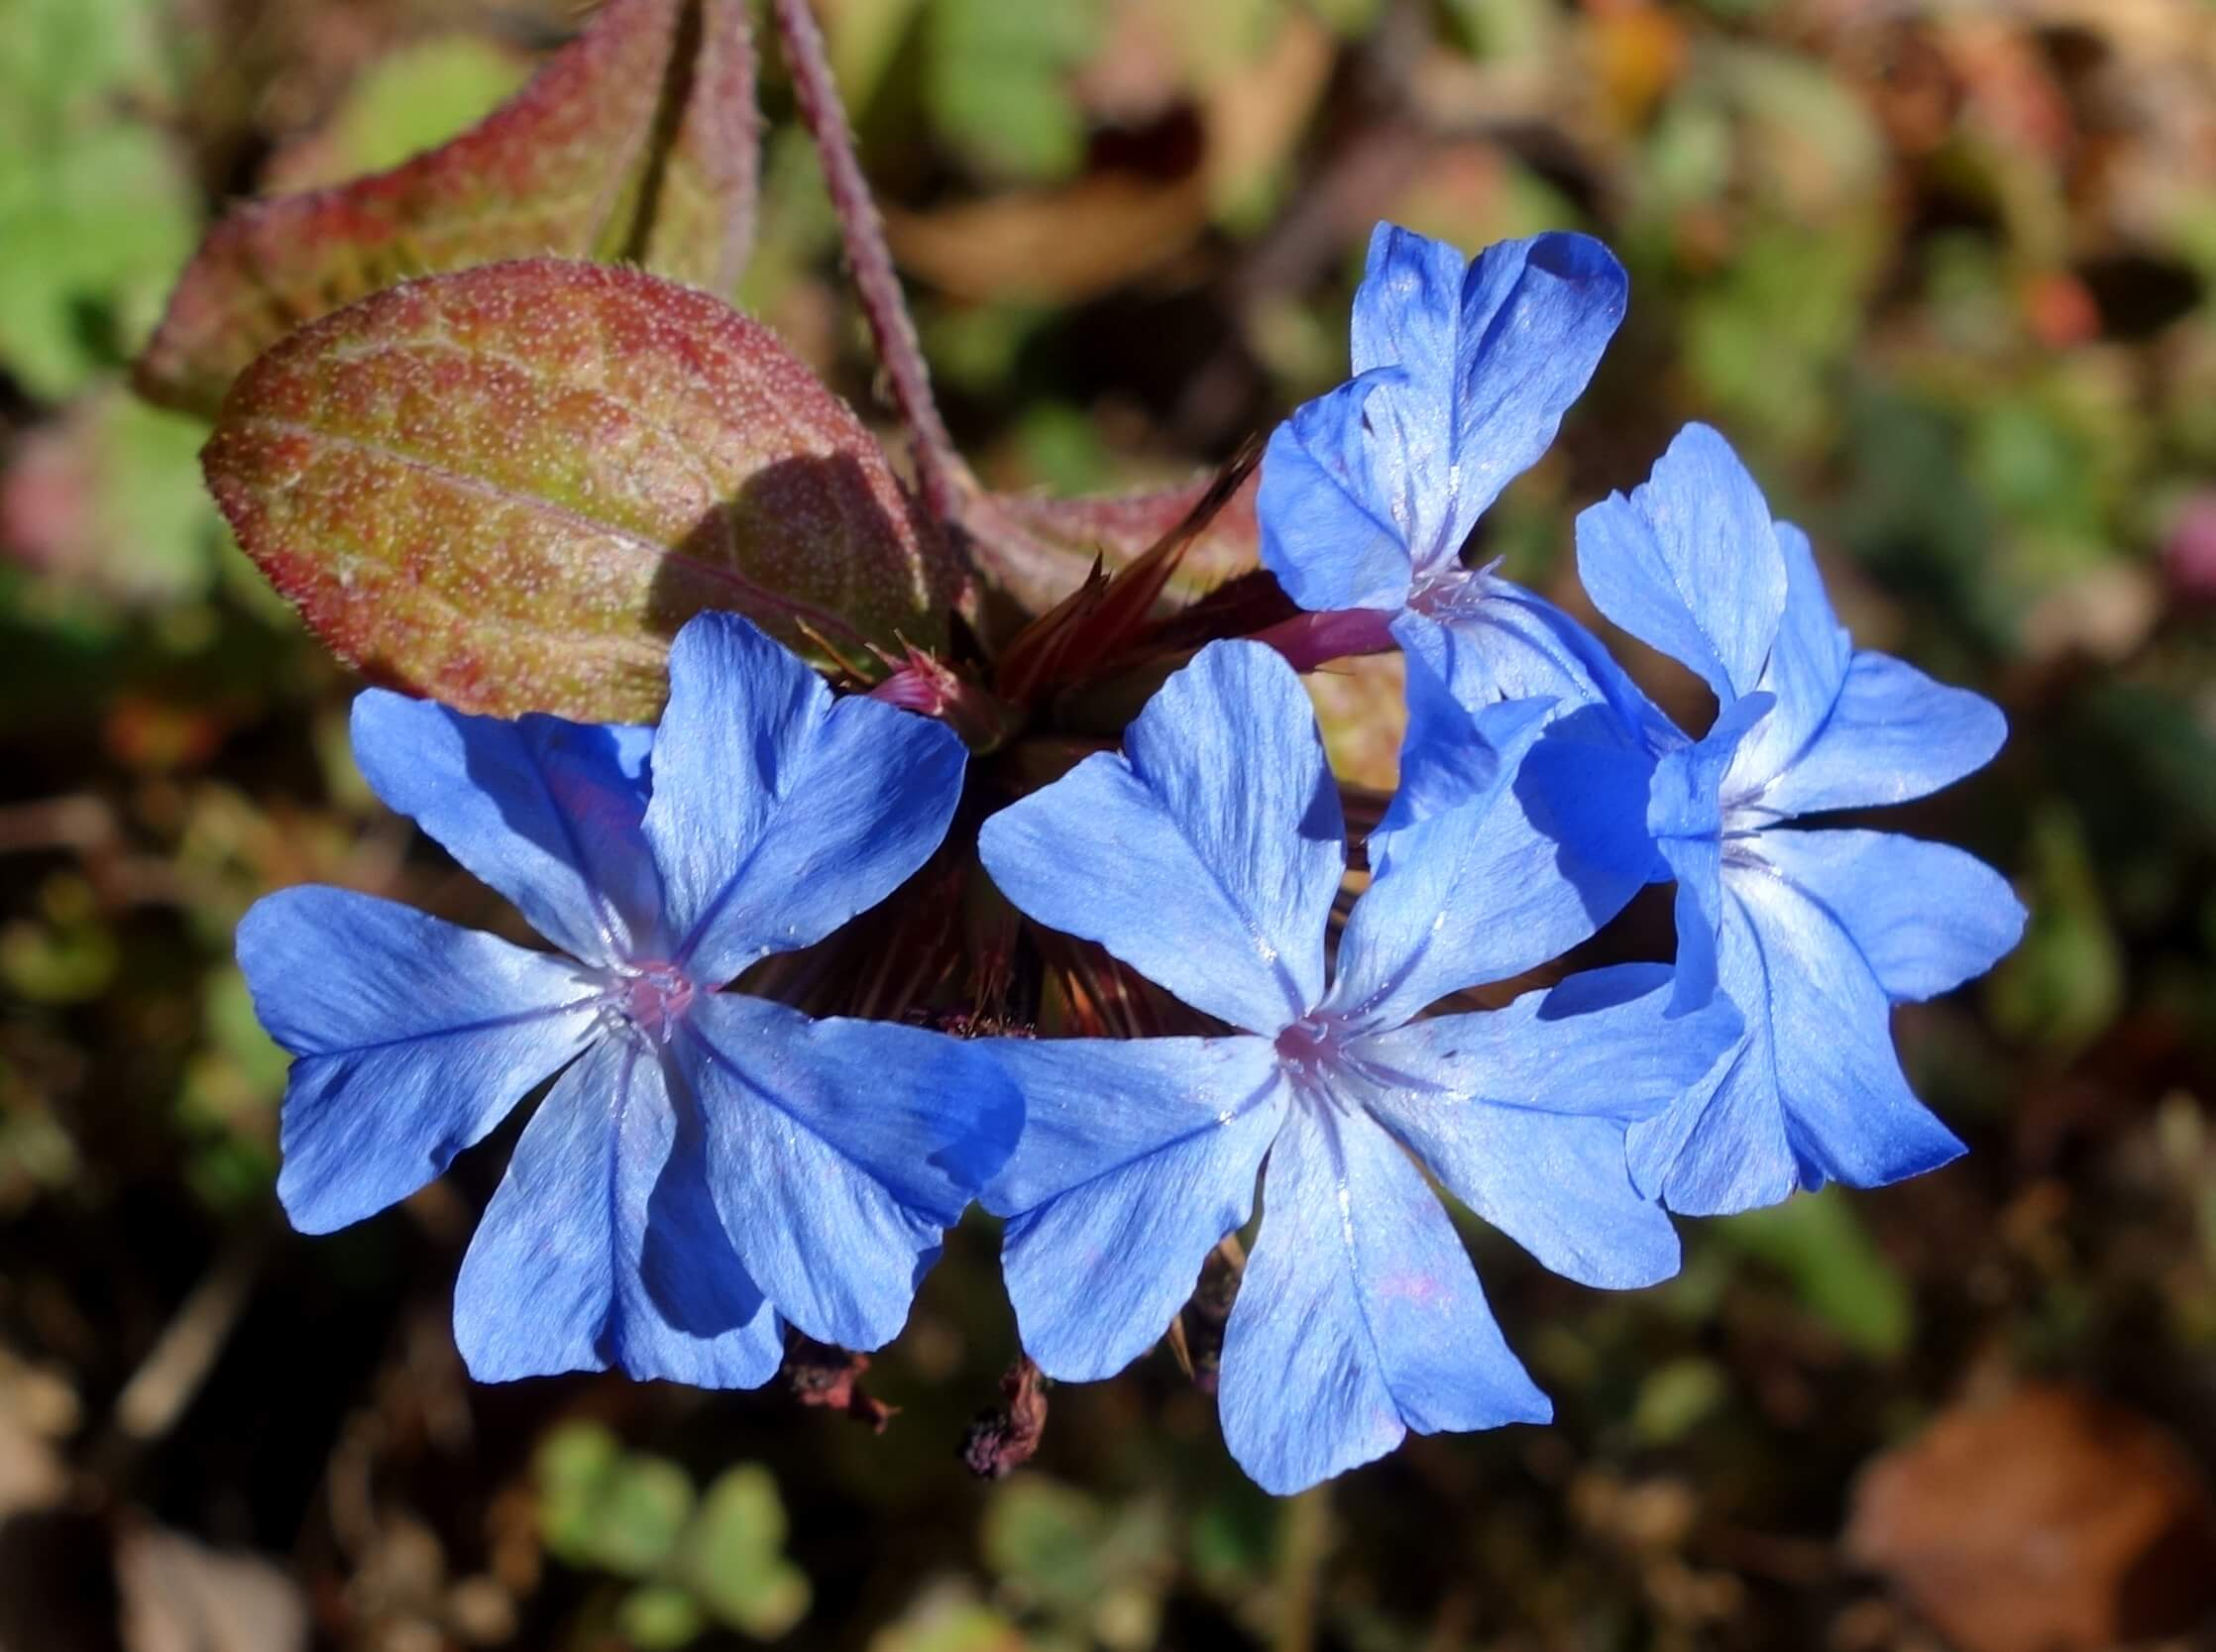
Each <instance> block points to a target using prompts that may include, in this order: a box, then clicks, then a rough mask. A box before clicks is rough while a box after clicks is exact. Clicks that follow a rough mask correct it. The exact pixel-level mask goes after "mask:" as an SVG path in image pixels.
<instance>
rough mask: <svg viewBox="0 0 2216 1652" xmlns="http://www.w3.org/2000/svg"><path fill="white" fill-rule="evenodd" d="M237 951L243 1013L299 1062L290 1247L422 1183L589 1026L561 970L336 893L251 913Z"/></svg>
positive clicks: (286, 1189)
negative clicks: (246, 1000) (296, 1234)
mask: <svg viewBox="0 0 2216 1652" xmlns="http://www.w3.org/2000/svg"><path fill="white" fill-rule="evenodd" d="M238 953H239V967H240V968H241V969H242V970H244V971H245V972H246V981H247V986H248V988H249V989H250V990H251V991H252V992H253V994H254V1013H255V1014H256V1015H257V1016H259V1017H260V1018H261V1021H262V1025H263V1026H264V1027H266V1028H268V1029H269V1033H270V1037H271V1038H273V1039H275V1040H277V1043H278V1044H280V1045H282V1046H284V1047H285V1048H286V1049H288V1050H290V1051H291V1052H292V1054H293V1055H294V1056H295V1057H297V1059H295V1060H294V1061H293V1063H292V1070H291V1074H290V1076H289V1077H288V1078H287V1079H286V1081H285V1091H284V1111H283V1114H282V1116H281V1118H280V1120H279V1125H278V1141H279V1146H280V1147H281V1149H282V1151H283V1156H284V1162H283V1166H282V1168H281V1169H279V1171H278V1172H277V1197H278V1198H279V1199H280V1200H282V1201H283V1203H284V1210H285V1214H286V1215H287V1216H289V1217H290V1218H291V1219H292V1225H293V1226H294V1227H295V1228H297V1229H299V1230H300V1232H302V1233H329V1232H330V1231H331V1230H332V1229H334V1228H343V1227H345V1226H346V1225H347V1224H348V1223H350V1222H359V1221H360V1220H362V1218H363V1217H365V1216H369V1215H373V1214H374V1213H376V1212H378V1211H380V1210H383V1209H384V1208H385V1207H386V1206H387V1205H388V1204H392V1203H394V1202H396V1201H397V1200H400V1199H404V1198H406V1197H407V1196H408V1195H409V1194H410V1193H412V1192H414V1191H415V1190H416V1189H417V1188H419V1187H421V1186H423V1185H424V1183H426V1182H428V1181H430V1180H432V1179H433V1178H434V1177H436V1176H437V1175H438V1174H439V1173H440V1172H441V1171H443V1170H444V1169H445V1168H446V1166H447V1165H448V1163H449V1162H451V1161H452V1159H453V1157H454V1156H455V1155H456V1154H458V1153H460V1152H461V1151H462V1150H463V1149H464V1148H466V1147H469V1146H470V1145H471V1144H472V1143H475V1142H478V1141H480V1140H482V1139H483V1138H484V1136H485V1135H486V1133H487V1132H488V1131H490V1130H492V1129H493V1127H494V1126H495V1125H497V1124H499V1122H500V1120H501V1119H503V1118H505V1117H506V1116H507V1112H508V1109H509V1108H511V1107H513V1106H514V1105H515V1104H516V1103H517V1102H518V1101H520V1100H522V1099H523V1097H524V1096H525V1095H526V1094H527V1093H529V1091H530V1090H531V1089H532V1088H533V1087H535V1086H536V1085H537V1084H538V1083H540V1081H542V1080H543V1079H545V1078H547V1077H549V1076H551V1075H552V1073H553V1072H554V1071H555V1069H556V1068H558V1067H560V1066H561V1065H562V1064H563V1063H564V1062H565V1061H567V1060H569V1059H570V1058H571V1057H572V1056H574V1055H575V1054H576V1053H577V1052H578V1051H579V1050H580V1049H581V1048H583V1047H584V1046H585V1043H586V1041H587V1039H588V1038H590V1037H591V1035H592V1032H593V1029H594V1027H595V1025H596V1016H597V1010H596V1008H595V1003H596V999H597V994H598V988H597V987H596V986H594V985H593V984H592V983H590V982H588V981H586V980H585V979H583V978H582V976H581V974H580V972H579V970H578V967H577V966H576V965H575V964H573V963H571V962H570V961H569V960H568V959H567V958H561V957H555V956H553V955H551V954H549V953H545V952H526V951H524V950H523V949H522V948H521V947H520V946H511V945H509V944H508V943H507V942H506V941H504V940H500V939H498V938H496V937H495V936H489V935H480V934H478V933H477V932H476V931H474V930H463V929H457V928H456V927H455V926H454V925H452V924H444V923H441V922H440V921H439V920H437V919H436V918H428V917H425V916H424V915H423V914H422V913H420V912H416V911H414V910H413V909H412V908H409V907H403V906H398V905H395V904H394V903H393V902H390V901H381V900H378V899H376V898H375V897H373V896H369V895H357V894H355V893H353V892H352V891H350V890H345V889H324V888H318V887H313V886H310V887H306V888H298V889H284V890H279V891H278V892H277V894H275V895H270V896H266V897H264V898H263V899H262V900H259V901H257V902H255V904H254V907H253V909H252V910H251V911H249V912H248V913H247V915H246V917H245V918H244V919H242V920H241V921H240V923H239V935H238Z"/></svg>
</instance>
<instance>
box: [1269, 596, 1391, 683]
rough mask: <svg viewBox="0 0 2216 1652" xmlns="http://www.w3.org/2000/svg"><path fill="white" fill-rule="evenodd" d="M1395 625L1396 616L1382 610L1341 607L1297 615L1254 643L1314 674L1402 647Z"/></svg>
mask: <svg viewBox="0 0 2216 1652" xmlns="http://www.w3.org/2000/svg"><path fill="white" fill-rule="evenodd" d="M1391 624H1392V615H1391V614H1389V613H1387V612H1385V611H1384V610H1383V609H1381V608H1337V609H1333V610H1331V611H1329V612H1325V613H1300V614H1295V615H1294V616H1293V617H1292V618H1290V619H1285V620H1280V621H1279V622H1278V623H1276V624H1274V625H1272V626H1270V627H1268V628H1267V629H1265V630H1260V631H1256V632H1255V633H1253V640H1254V641H1256V642H1266V643H1268V644H1269V645H1270V646H1271V647H1273V648H1274V649H1275V650H1276V651H1277V652H1278V653H1280V654H1282V655H1283V656H1284V657H1285V660H1286V662H1287V663H1288V664H1289V665H1290V666H1291V667H1292V669H1293V670H1295V671H1313V670H1315V669H1316V667H1317V666H1319V665H1324V664H1327V663H1328V662H1330V661H1332V660H1343V659H1346V658H1348V657H1349V656H1350V655H1355V654H1388V653H1390V652H1391V651H1392V650H1393V649H1395V648H1397V647H1399V646H1400V644H1399V643H1397V642H1395V641H1393V639H1392V632H1391V630H1390V628H1389V627H1390V626H1391Z"/></svg>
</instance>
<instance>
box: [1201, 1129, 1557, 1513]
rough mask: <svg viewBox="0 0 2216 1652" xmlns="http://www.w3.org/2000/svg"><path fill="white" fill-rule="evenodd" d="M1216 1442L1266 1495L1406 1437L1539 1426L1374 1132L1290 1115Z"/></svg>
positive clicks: (1276, 1150)
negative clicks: (1410, 1432) (1221, 1437)
mask: <svg viewBox="0 0 2216 1652" xmlns="http://www.w3.org/2000/svg"><path fill="white" fill-rule="evenodd" d="M1217 1404H1218V1407H1219V1409H1220V1411H1221V1413H1222V1417H1223V1433H1224V1441H1225V1443H1226V1444H1227V1445H1228V1446H1229V1447H1230V1448H1231V1455H1232V1456H1233V1457H1235V1458H1237V1459H1238V1460H1239V1464H1240V1466H1241V1467H1242V1468H1244V1469H1245V1470H1246V1471H1247V1473H1248V1474H1249V1475H1251V1476H1253V1477H1254V1479H1255V1481H1256V1482H1257V1484H1259V1485H1260V1486H1262V1487H1264V1488H1265V1489H1266V1490H1270V1491H1276V1492H1280V1493H1282V1492H1292V1491H1297V1490H1300V1489H1301V1488H1303V1487H1308V1486H1313V1485H1314V1484H1315V1483H1316V1482H1318V1481H1320V1480H1327V1479H1329V1478H1330V1477H1331V1476H1333V1475H1336V1474H1340V1473H1342V1472H1343V1471H1345V1470H1347V1469H1351V1468H1353V1467H1355V1466H1356V1465H1357V1464H1360V1463H1367V1462H1370V1461H1371V1460H1372V1459H1374V1458H1378V1457H1382V1456H1384V1455H1385V1453H1386V1452H1388V1451H1390V1450H1391V1449H1392V1448H1393V1447H1394V1446H1396V1445H1398V1444H1399V1443H1400V1441H1401V1439H1402V1437H1403V1436H1404V1435H1405V1434H1406V1433H1407V1432H1408V1430H1410V1429H1414V1430H1415V1431H1416V1432H1417V1433H1419V1434H1433V1433H1438V1432H1440V1431H1442V1430H1446V1429H1470V1428H1496V1427H1498V1426H1499V1425H1500V1424H1502V1423H1509V1422H1545V1421H1547V1420H1548V1418H1549V1417H1551V1416H1552V1415H1553V1408H1552V1407H1551V1406H1550V1405H1549V1404H1548V1403H1547V1398H1546V1395H1544V1394H1542V1393H1541V1392H1539V1390H1538V1389H1537V1388H1536V1387H1534V1386H1533V1385H1532V1382H1531V1378H1530V1377H1528V1376H1526V1375H1525V1373H1524V1370H1523V1367H1522V1366H1521V1365H1520V1364H1519V1363H1518V1362H1517V1360H1516V1357H1515V1356H1514V1355H1513V1354H1511V1353H1509V1352H1508V1346H1507V1344H1506V1343H1505V1342H1504V1341H1503V1340H1502V1339H1501V1336H1500V1328H1499V1327H1498V1326H1497V1325H1496V1324H1495V1323H1494V1319H1493V1310H1492V1309H1491V1308H1490V1307H1489V1306H1487V1304H1486V1299H1485V1293H1484V1291H1483V1290H1481V1289H1480V1288H1479V1285H1478V1275H1477V1272H1476V1270H1475V1269H1473V1268H1472V1267H1471V1266H1470V1258H1469V1256H1468V1255H1467V1254H1466V1253H1465V1252H1464V1251H1463V1249H1462V1241H1461V1239H1460V1238H1459V1237H1457V1235H1456V1233H1455V1231H1454V1224H1453V1223H1452V1222H1450V1221H1449V1220H1448V1219H1447V1213H1446V1211H1445V1210H1444V1209H1443V1208H1441V1206H1440V1204H1439V1201H1438V1199H1437V1198H1436V1197H1435V1196H1434V1195H1433V1194H1432V1191H1431V1189H1430V1187H1429V1186H1427V1185H1426V1184H1425V1182H1424V1179H1423V1176H1422V1174H1421V1173H1420V1172H1419V1171H1418V1170H1417V1169H1416V1167H1415V1165H1413V1164H1412V1163H1410V1162H1409V1161H1408V1157H1407V1156H1406V1155H1405V1154H1403V1153H1402V1152H1401V1151H1400V1149H1399V1148H1398V1147H1397V1146H1396V1145H1395V1144H1394V1143H1393V1141H1392V1139H1391V1138H1390V1137H1389V1136H1387V1135H1386V1134H1385V1131H1384V1130H1382V1129H1381V1128H1379V1127H1378V1126H1377V1125H1375V1124H1373V1123H1371V1122H1370V1121H1369V1120H1367V1119H1363V1118H1353V1117H1346V1116H1342V1115H1338V1114H1335V1113H1333V1112H1332V1111H1331V1110H1330V1109H1329V1108H1328V1107H1324V1108H1316V1107H1309V1106H1302V1107H1296V1108H1295V1109H1294V1110H1293V1111H1292V1112H1291V1113H1290V1114H1289V1115H1288V1117H1287V1119H1286V1121H1285V1126H1284V1128H1283V1129H1282V1130H1281V1131H1279V1132H1278V1135H1277V1140H1276V1143H1275V1145H1274V1147H1273V1148H1272V1149H1271V1152H1270V1164H1269V1168H1268V1170H1267V1171H1266V1172H1265V1174H1264V1182H1263V1218H1262V1236H1261V1238H1260V1239H1259V1240H1258V1241H1257V1243H1256V1245H1255V1249H1254V1253H1253V1255H1252V1256H1251V1257H1250V1258H1249V1260H1248V1263H1247V1271H1246V1276H1245V1278H1244V1279H1243V1280H1242V1281H1241V1282H1240V1286H1239V1298H1238V1301H1237V1302H1236V1303H1235V1304H1234V1305H1233V1307H1232V1310H1231V1324H1230V1326H1229V1328H1228V1329H1227V1331H1226V1333H1225V1337H1224V1350H1223V1370H1222V1375H1221V1377H1220V1380H1219V1383H1218V1387H1217Z"/></svg>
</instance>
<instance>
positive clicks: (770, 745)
mask: <svg viewBox="0 0 2216 1652" xmlns="http://www.w3.org/2000/svg"><path fill="white" fill-rule="evenodd" d="M966 759H967V754H966V753H965V752H964V751H963V749H962V743H961V741H960V740H959V739H958V738H957V737H956V736H955V735H954V733H953V731H952V730H951V729H949V728H947V727H946V726H945V724H943V723H940V722H934V721H932V720H931V719H930V718H928V717H921V716H916V715H915V714H913V713H910V712H904V711H901V710H899V709H897V708H895V707H892V706H886V705H882V704H880V703H879V702H877V701H874V700H868V699H859V698H856V699H846V700H841V701H838V702H837V703H836V704H833V703H832V700H831V690H830V689H829V688H827V687H826V686H825V684H824V682H823V679H821V678H820V677H818V676H817V675H816V674H815V673H814V672H813V671H811V670H809V669H808V667H807V666H806V665H805V664H803V663H802V662H801V661H800V660H799V659H798V658H797V657H795V656H794V655H793V654H791V653H789V652H787V651H786V650H785V649H784V648H782V647H780V646H779V645H778V644H777V643H775V642H772V641H771V640H770V639H769V638H768V637H766V636H764V635H763V634H762V633H761V632H760V631H759V630H757V629H756V628H755V627H754V626H753V625H752V624H751V623H750V622H748V621H747V620H744V619H741V618H739V617H738V616H737V615H736V614H729V613H704V614H701V615H699V616H698V617H697V618H695V619H693V620H692V621H690V622H689V623H688V624H687V625H686V626H685V628H684V629H683V630H682V631H680V632H678V634H677V641H676V642H675V644H674V645H672V647H671V649H670V699H669V709H668V711H666V712H665V713H664V714H663V716H662V722H661V727H660V729H659V731H658V732H657V733H656V734H655V737H654V799H653V802H652V803H651V804H649V805H648V807H647V811H646V824H645V829H646V836H647V839H648V841H650V842H651V843H652V844H653V846H654V856H655V859H656V861H657V862H658V863H659V864H660V866H661V870H662V881H663V883H664V885H665V886H666V888H667V890H668V900H669V912H668V918H667V925H668V928H669V931H670V933H671V934H672V935H674V936H678V937H679V940H678V949H677V957H676V959H675V960H674V961H677V962H679V963H681V964H683V965H684V966H685V967H686V969H687V971H688V973H690V974H691V975H692V977H693V978H694V979H695V980H697V981H701V982H704V983H720V982H723V981H727V980H729V979H730V978H731V977H732V976H733V975H736V974H737V973H738V972H739V970H741V969H742V968H744V967H745V966H746V965H747V964H749V963H752V962H753V961H754V960H755V959H756V958H758V957H760V956H762V955H763V954H764V953H767V952H785V951H791V950H793V949H795V948H797V947H801V946H807V945H811V944H813V943H814V942H816V941H818V940H821V939H823V937H824V936H828V935H830V934H831V932H832V931H833V930H835V929H837V928H838V927H839V926H840V925H841V924H843V923H845V922H846V921H847V920H848V919H849V918H851V917H853V916H854V914H856V913H857V912H862V911H865V910H866V909H868V908H870V907H873V906H875V905H876V904H877V903H878V902H879V901H881V900H883V899H884V898H885V897H886V896H887V895H890V894H891V893H892V892H893V891H894V890H895V889H897V888H899V887H900V885H901V884H902V883H904V882H905V881H907V879H908V877H909V875H910V874H911V873H913V872H914V871H915V870H916V868H917V867H919V866H921V865H922V864H923V863H924V861H925V860H926V859H927V858H928V857H929V856H930V855H931V852H932V851H933V850H934V849H936V848H938V847H939V843H940V839H941V838H942V837H944V836H945V834H946V823H947V822H948V821H949V820H951V819H952V817H953V812H954V805H955V803H956V801H957V800H958V799H959V797H960V794H961V779H962V767H963V764H964V762H965V761H966Z"/></svg>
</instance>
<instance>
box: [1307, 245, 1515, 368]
mask: <svg viewBox="0 0 2216 1652" xmlns="http://www.w3.org/2000/svg"><path fill="white" fill-rule="evenodd" d="M1504 245H1506V246H1508V247H1514V246H1516V245H1518V243H1515V242H1508V243H1505V244H1504ZM1469 273H1470V261H1469V260H1468V259H1466V258H1464V257H1463V256H1462V249H1461V248H1459V247H1457V246H1455V245H1454V244H1453V243H1452V242H1450V241H1434V240H1432V239H1431V237H1429V236H1427V235H1418V234H1417V233H1416V232H1415V231H1414V230H1409V229H1402V228H1401V227H1400V226H1399V225H1398V224H1384V223H1381V224H1379V225H1378V226H1377V227H1376V228H1375V229H1373V230H1372V231H1371V232H1370V252H1369V257H1368V259H1367V261H1366V263H1365V265H1364V268H1363V273H1362V285H1361V286H1360V287H1359V288H1357V289H1356V291H1355V295H1354V314H1353V316H1352V318H1351V320H1350V324H1349V333H1350V337H1351V342H1352V355H1353V358H1354V370H1355V372H1357V373H1368V372H1370V371H1371V370H1372V369H1373V368H1380V367H1402V368H1405V369H1406V370H1407V372H1408V373H1409V375H1410V376H1411V383H1412V385H1413V386H1414V387H1415V388H1417V389H1419V390H1421V391H1422V393H1423V394H1424V395H1426V396H1427V397H1429V398H1430V399H1431V400H1433V401H1434V402H1436V403H1438V404H1439V405H1441V406H1444V405H1445V404H1446V399H1447V397H1448V396H1449V395H1450V394H1451V393H1452V392H1453V388H1454V369H1455V353H1454V344H1455V333H1456V331H1457V329H1458V328H1459V327H1460V326H1461V324H1462V283H1463V280H1464V279H1465V277H1467V276H1468V275H1469Z"/></svg>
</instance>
